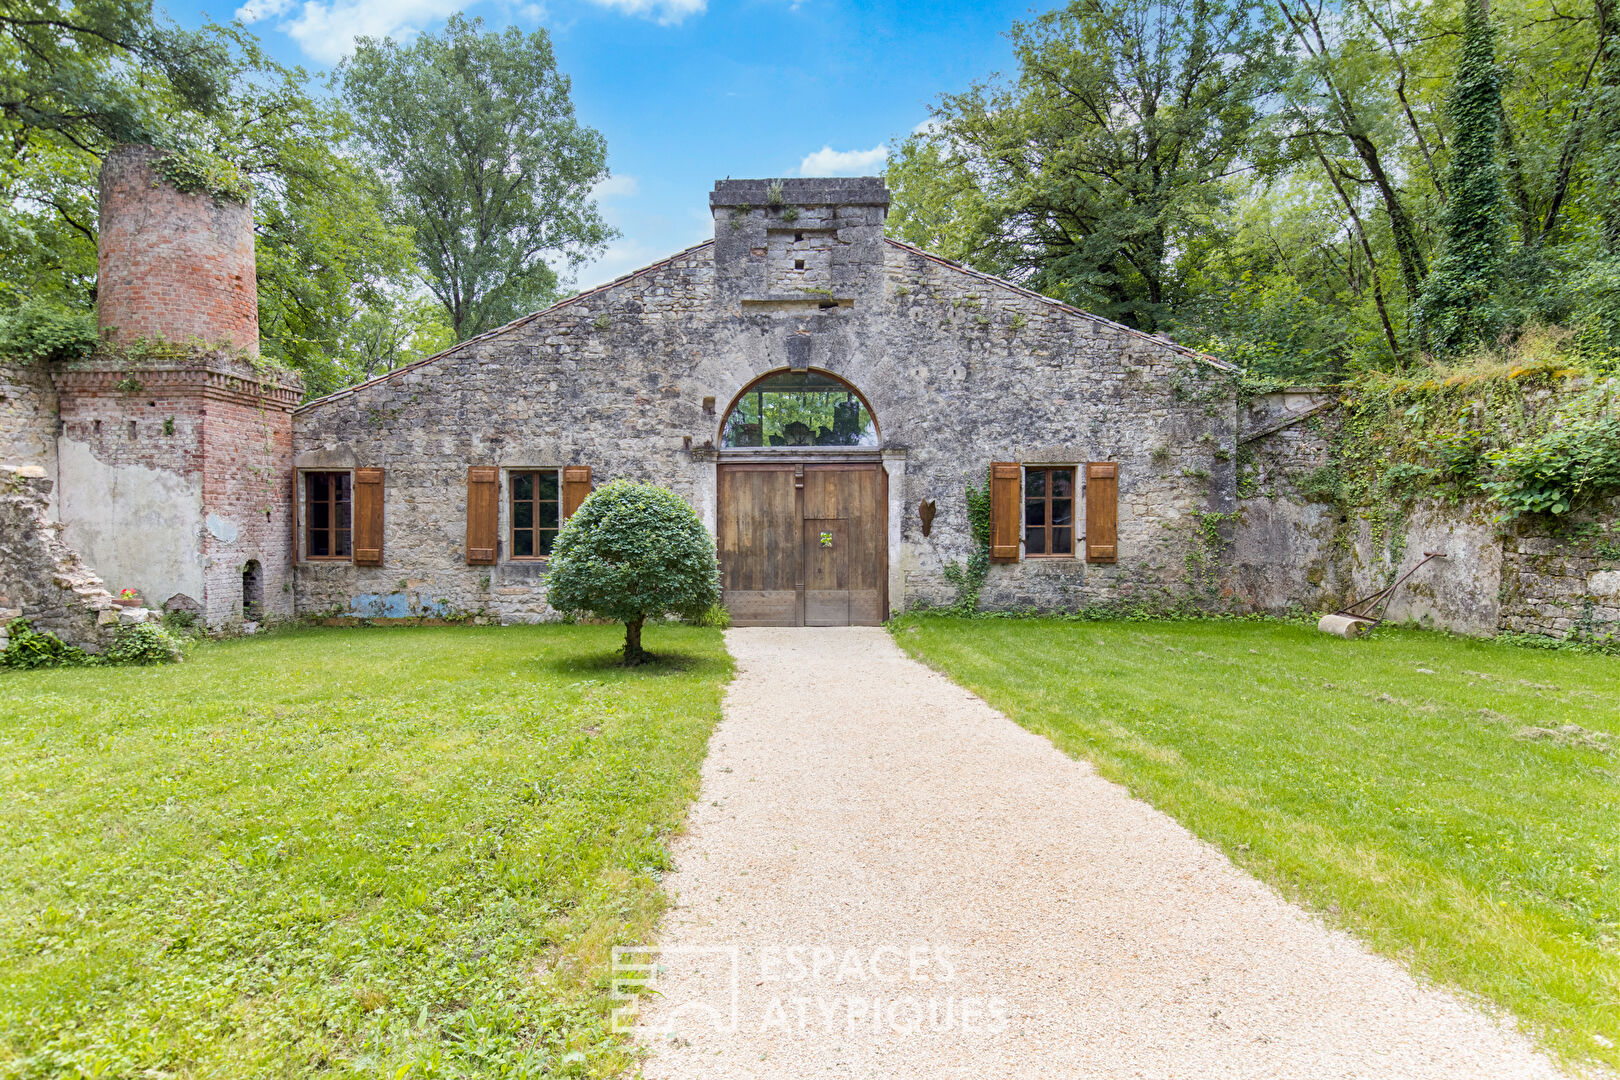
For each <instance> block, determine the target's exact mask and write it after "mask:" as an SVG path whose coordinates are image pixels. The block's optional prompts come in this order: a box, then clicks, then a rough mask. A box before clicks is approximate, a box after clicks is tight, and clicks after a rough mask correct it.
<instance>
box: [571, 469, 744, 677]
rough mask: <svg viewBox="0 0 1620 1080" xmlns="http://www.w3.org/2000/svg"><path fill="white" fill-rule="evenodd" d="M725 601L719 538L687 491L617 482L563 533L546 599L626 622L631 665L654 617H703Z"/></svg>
mask: <svg viewBox="0 0 1620 1080" xmlns="http://www.w3.org/2000/svg"><path fill="white" fill-rule="evenodd" d="M719 601H720V566H719V562H718V560H717V559H716V557H715V552H714V539H713V538H712V537H711V536H710V535H709V533H708V530H706V529H705V528H704V527H703V523H702V522H701V521H699V520H698V516H697V513H696V512H695V511H694V510H693V509H692V508H691V507H690V506H688V505H687V504H686V502H685V500H683V499H682V498H681V497H680V496H678V495H676V494H675V493H674V492H672V491H667V490H665V489H664V488H661V487H657V486H655V485H652V484H637V483H633V482H631V481H628V480H614V481H613V482H611V483H608V484H604V485H603V486H602V487H600V488H598V489H597V490H595V491H594V492H592V493H591V494H590V496H589V497H587V498H586V500H585V501H584V503H582V504H581V505H580V508H579V509H578V510H576V511H574V514H573V516H572V517H570V518H569V519H568V521H567V522H566V523H565V524H564V525H563V527H562V530H561V531H560V532H559V533H558V534H557V542H556V545H555V546H554V547H553V548H552V552H551V569H550V571H549V572H548V573H547V574H546V602H547V603H549V604H550V605H551V606H552V607H554V608H556V609H557V610H558V611H562V612H567V613H570V614H588V615H594V616H596V617H597V618H602V619H613V620H615V621H617V622H622V623H624V630H625V632H624V662H625V663H626V664H639V663H642V662H643V661H644V660H646V659H647V658H648V657H647V654H646V652H645V651H643V649H642V648H641V627H642V624H644V623H645V622H646V621H647V620H648V619H650V618H658V617H660V616H664V615H679V616H681V617H682V618H689V619H695V618H698V617H700V616H702V615H703V614H704V613H705V612H707V611H708V610H709V609H710V608H712V607H713V606H714V605H715V604H717V603H719Z"/></svg>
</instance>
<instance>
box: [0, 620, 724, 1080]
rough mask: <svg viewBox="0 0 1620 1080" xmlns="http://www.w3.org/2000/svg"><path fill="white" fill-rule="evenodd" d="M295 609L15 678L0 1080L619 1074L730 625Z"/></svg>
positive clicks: (0, 787)
mask: <svg viewBox="0 0 1620 1080" xmlns="http://www.w3.org/2000/svg"><path fill="white" fill-rule="evenodd" d="M623 638H624V631H623V628H622V627H612V626H546V627H508V628H485V627H450V628H431V629H430V628H412V629H391V630H382V629H370V630H299V631H290V632H284V633H277V634H274V635H271V636H268V637H264V638H252V639H244V640H239V641H230V642H224V643H219V644H214V645H209V646H206V647H204V648H202V649H200V650H198V652H197V653H196V655H195V656H194V657H193V658H192V659H190V660H188V661H187V662H186V663H184V664H180V665H177V666H174V667H167V668H148V669H139V668H133V669H132V668H124V669H112V670H107V669H89V670H67V671H48V672H28V673H7V672H0V1076H16V1077H36V1076H37V1077H45V1076H52V1077H61V1076H69V1077H71V1076H86V1077H93V1076H105V1077H143V1078H155V1077H171V1076H173V1077H201V1076H250V1075H279V1076H294V1075H304V1074H311V1073H350V1072H357V1073H364V1074H366V1075H371V1076H379V1077H385V1078H403V1077H404V1076H407V1075H409V1076H412V1077H424V1076H447V1075H464V1074H470V1073H478V1074H480V1075H490V1076H495V1075H533V1074H540V1075H550V1074H558V1075H610V1074H613V1073H615V1072H617V1071H619V1070H620V1069H621V1068H622V1067H623V1066H624V1065H625V1064H626V1063H627V1058H626V1056H625V1054H624V1052H623V1049H622V1047H621V1046H620V1045H619V1044H617V1043H616V1042H615V1041H614V1040H612V1039H611V1038H610V1037H609V1036H608V1034H607V1032H606V1027H607V1017H606V1010H607V1008H608V1004H607V998H606V981H605V977H604V970H605V967H606V961H607V954H608V949H609V946H610V945H611V944H613V943H616V942H621V941H623V942H630V941H642V940H646V937H647V934H648V931H649V929H650V927H651V926H652V924H653V922H654V920H655V919H656V918H657V916H658V914H659V912H660V911H661V910H662V907H663V903H664V898H663V895H662V893H661V891H660V888H659V885H658V878H659V876H660V872H661V871H662V870H663V869H664V868H665V867H666V866H667V856H666V853H665V847H664V840H665V837H666V836H667V835H668V834H669V832H670V831H671V830H672V829H674V828H676V827H678V825H679V823H680V822H681V820H682V819H683V817H684V814H685V809H686V804H687V802H688V800H689V799H690V798H691V797H692V796H693V795H694V793H695V792H696V789H697V778H698V766H699V763H700V762H701V760H702V758H703V755H704V752H705V746H706V743H707V739H708V736H709V733H710V731H711V730H712V728H713V726H714V723H715V721H716V720H717V719H718V716H719V707H720V692H721V687H722V685H723V683H724V682H725V680H726V679H727V678H728V677H729V675H730V670H731V667H730V661H729V659H728V658H727V657H726V655H725V652H724V648H723V645H722V643H721V640H720V635H719V634H718V632H716V631H713V630H697V629H686V628H663V629H656V630H651V631H649V632H648V638H647V645H648V648H650V649H651V650H653V651H654V652H655V653H657V654H660V655H661V657H662V658H663V659H662V661H661V662H659V663H657V664H654V665H652V666H649V667H646V668H640V669H636V670H634V671H626V670H625V669H622V668H619V667H616V666H614V662H615V661H616V659H617V652H618V650H619V649H620V648H621V647H622V645H623Z"/></svg>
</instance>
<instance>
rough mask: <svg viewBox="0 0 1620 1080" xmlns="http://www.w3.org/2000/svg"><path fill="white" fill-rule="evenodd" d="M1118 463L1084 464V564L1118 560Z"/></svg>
mask: <svg viewBox="0 0 1620 1080" xmlns="http://www.w3.org/2000/svg"><path fill="white" fill-rule="evenodd" d="M1118 545H1119V463H1118V462H1116V461H1090V462H1087V463H1086V562H1096V563H1109V562H1117V561H1118V559H1119V546H1118Z"/></svg>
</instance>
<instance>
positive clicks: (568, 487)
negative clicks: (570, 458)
mask: <svg viewBox="0 0 1620 1080" xmlns="http://www.w3.org/2000/svg"><path fill="white" fill-rule="evenodd" d="M590 493H591V467H590V466H589V465H567V466H564V468H563V471H562V516H563V517H564V518H570V517H573V516H574V511H575V510H578V509H579V504H580V503H582V502H584V501H585V496H587V495H589V494H590Z"/></svg>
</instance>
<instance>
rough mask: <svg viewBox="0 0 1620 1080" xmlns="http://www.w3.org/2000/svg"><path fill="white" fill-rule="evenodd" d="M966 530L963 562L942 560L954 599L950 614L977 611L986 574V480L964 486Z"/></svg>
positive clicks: (987, 525)
mask: <svg viewBox="0 0 1620 1080" xmlns="http://www.w3.org/2000/svg"><path fill="white" fill-rule="evenodd" d="M967 514H968V530H969V532H970V534H971V535H972V537H973V549H972V551H970V552H969V553H968V557H967V561H966V562H950V563H946V564H945V567H944V570H943V573H944V574H945V580H946V581H948V582H950V583H951V585H952V586H953V587H954V588H955V589H956V598H955V599H954V600H952V601H951V606H950V607H949V608H948V609H946V610H947V611H949V613H950V614H952V615H972V614H974V613H975V612H977V611H978V610H979V594H980V593H981V592H982V591H983V590H984V579H985V578H986V577H988V576H989V574H990V479H989V477H988V476H986V477H985V481H984V487H982V488H978V487H974V486H973V485H972V484H969V485H967Z"/></svg>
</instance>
